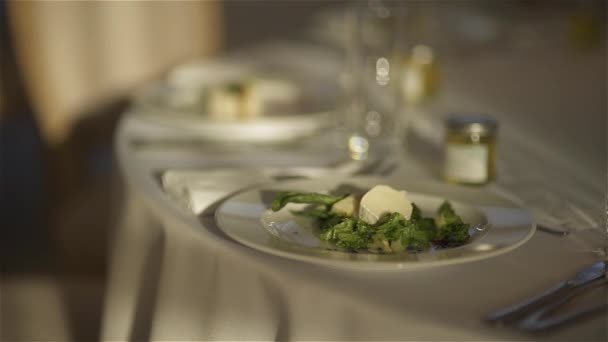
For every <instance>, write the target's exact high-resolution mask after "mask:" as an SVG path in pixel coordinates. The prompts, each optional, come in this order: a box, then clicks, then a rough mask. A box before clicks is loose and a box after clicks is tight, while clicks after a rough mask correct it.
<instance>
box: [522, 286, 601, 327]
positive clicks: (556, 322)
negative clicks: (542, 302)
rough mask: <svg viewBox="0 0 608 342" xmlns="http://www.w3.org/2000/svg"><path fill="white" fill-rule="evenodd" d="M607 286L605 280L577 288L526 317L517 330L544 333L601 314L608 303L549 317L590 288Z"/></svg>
mask: <svg viewBox="0 0 608 342" xmlns="http://www.w3.org/2000/svg"><path fill="white" fill-rule="evenodd" d="M606 284H608V280H606V279H603V280H602V281H599V282H593V283H591V284H588V285H587V286H583V287H580V288H577V289H576V290H574V291H571V292H570V293H569V294H567V295H565V296H562V297H560V298H559V299H558V300H556V301H555V302H551V303H550V304H548V305H546V306H543V307H542V308H540V309H539V310H537V311H534V312H533V313H532V314H530V315H528V316H526V317H525V318H523V319H522V320H521V321H519V322H518V324H517V328H519V329H521V330H526V331H532V332H534V331H543V330H547V329H550V328H553V327H557V326H560V325H563V324H566V323H569V322H574V321H576V320H578V319H582V318H585V317H589V316H592V315H594V314H598V313H601V312H602V311H605V310H607V309H608V303H607V302H604V303H599V304H593V305H588V306H585V307H583V308H580V309H577V310H574V311H571V312H567V313H563V314H560V315H557V316H555V317H547V316H549V315H550V314H551V313H553V312H555V311H556V310H557V309H559V308H560V307H561V306H562V305H564V304H565V303H566V302H568V301H570V300H571V299H573V298H574V297H576V296H577V295H579V294H581V293H582V292H583V291H586V290H587V289H588V288H590V287H593V288H595V287H597V286H605V285H606Z"/></svg>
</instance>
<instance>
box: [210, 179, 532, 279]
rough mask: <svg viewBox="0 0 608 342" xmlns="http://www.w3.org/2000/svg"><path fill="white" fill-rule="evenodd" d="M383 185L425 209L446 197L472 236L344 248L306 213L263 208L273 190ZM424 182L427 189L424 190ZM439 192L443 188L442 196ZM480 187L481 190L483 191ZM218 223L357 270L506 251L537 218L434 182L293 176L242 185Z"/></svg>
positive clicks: (301, 255)
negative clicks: (319, 231) (448, 242)
mask: <svg viewBox="0 0 608 342" xmlns="http://www.w3.org/2000/svg"><path fill="white" fill-rule="evenodd" d="M378 184H387V185H390V186H392V187H393V188H395V189H402V190H407V191H408V197H409V198H410V199H411V200H412V202H414V203H416V204H417V205H418V206H419V207H420V208H421V210H422V211H423V214H425V215H426V216H431V215H433V213H434V212H435V211H436V210H437V208H438V207H439V205H441V203H442V202H443V201H444V200H446V199H447V200H449V201H450V202H451V203H452V205H453V206H454V209H455V210H456V213H458V214H459V215H460V216H461V217H462V218H463V221H464V222H467V223H469V224H470V225H471V229H470V230H469V234H470V235H471V238H470V240H469V241H468V242H467V243H466V244H465V245H463V246H460V247H456V248H445V249H434V250H433V249H431V250H427V251H423V252H418V253H412V252H401V253H395V254H374V253H368V252H365V253H362V252H360V253H349V252H344V251H339V250H336V249H331V248H328V246H327V244H326V243H325V242H322V241H321V240H320V239H319V238H318V237H317V235H316V232H315V228H314V224H313V222H312V220H310V219H307V218H302V217H298V216H294V215H293V214H291V212H290V209H294V208H296V206H301V205H294V204H290V205H288V206H286V207H285V208H283V209H281V210H280V211H278V212H272V211H270V210H268V208H269V207H270V203H271V201H272V199H273V198H274V196H275V195H276V194H277V192H278V191H285V190H293V191H308V192H325V193H328V192H330V193H341V194H344V193H350V192H352V191H353V188H356V189H359V191H361V190H363V191H365V190H366V189H370V188H371V187H373V186H375V185H378ZM425 189H428V191H427V192H426V193H425V191H424V190H425ZM442 193H444V194H445V195H442ZM484 194H485V195H484ZM215 217H216V222H217V225H218V227H219V229H220V230H222V231H223V232H224V233H226V234H227V235H228V236H229V237H231V238H233V239H234V240H236V241H238V242H240V243H242V244H244V245H246V246H249V247H251V248H254V249H257V250H259V251H262V252H265V253H269V254H273V255H276V256H280V257H285V258H289V259H294V260H300V261H304V262H310V263H316V264H323V265H328V266H334V267H343V268H349V269H360V270H378V271H389V270H403V269H410V268H418V267H429V266H436V265H446V264H454V263H462V262H470V261H475V260H481V259H485V258H489V257H492V256H496V255H499V254H502V253H505V252H508V251H510V250H512V249H514V248H516V247H518V246H520V245H522V244H523V243H525V242H526V241H527V240H529V239H530V238H531V237H532V235H533V233H534V231H535V224H534V222H533V220H532V216H531V215H530V213H528V211H526V210H524V209H522V208H519V207H517V206H516V205H514V204H512V203H511V202H509V201H508V200H506V199H502V198H499V197H497V195H494V194H490V193H487V192H484V191H480V190H469V189H466V188H461V187H455V186H447V185H446V186H444V185H437V184H436V183H428V184H423V183H410V184H408V183H407V182H400V181H388V180H386V179H381V178H372V177H361V178H351V179H338V178H328V179H322V180H321V179H318V180H299V181H292V182H284V183H276V184H273V185H267V186H263V187H259V188H255V189H252V190H248V191H245V192H242V193H239V194H236V195H235V196H233V197H231V198H229V199H227V200H226V201H225V202H224V203H223V204H222V205H221V206H220V207H219V208H218V209H217V211H216V216H215Z"/></svg>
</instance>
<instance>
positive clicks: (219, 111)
mask: <svg viewBox="0 0 608 342" xmlns="http://www.w3.org/2000/svg"><path fill="white" fill-rule="evenodd" d="M240 87H242V86H241V85H234V86H230V85H221V86H216V87H214V88H211V89H210V90H209V93H208V98H207V111H208V112H209V117H210V118H211V119H213V120H218V121H236V120H238V119H239V118H240V117H241V115H242V111H243V108H242V107H243V96H244V95H243V94H244V91H242V90H241V88H240ZM233 88H234V89H233Z"/></svg>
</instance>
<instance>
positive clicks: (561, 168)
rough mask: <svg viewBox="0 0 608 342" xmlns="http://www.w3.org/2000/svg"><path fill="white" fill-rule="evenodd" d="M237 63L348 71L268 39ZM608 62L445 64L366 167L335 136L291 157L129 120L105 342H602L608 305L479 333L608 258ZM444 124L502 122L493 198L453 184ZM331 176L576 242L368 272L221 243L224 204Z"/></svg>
mask: <svg viewBox="0 0 608 342" xmlns="http://www.w3.org/2000/svg"><path fill="white" fill-rule="evenodd" d="M233 55H234V56H237V58H242V59H246V60H263V61H264V62H265V63H268V64H272V63H275V62H276V63H284V62H285V61H289V63H295V64H298V63H299V64H300V65H302V66H303V68H310V69H311V70H313V69H315V70H320V71H319V72H320V73H327V72H335V73H336V74H337V75H338V74H339V73H340V72H342V71H343V66H342V63H341V58H342V57H343V56H342V55H341V54H340V53H339V52H336V50H335V49H332V48H331V47H328V46H326V45H323V44H317V43H314V42H307V41H295V40H274V41H268V42H264V43H260V44H256V45H255V46H252V47H250V48H247V49H243V50H241V51H235V52H234V53H233ZM606 57H607V56H606V52H605V48H603V49H601V48H597V49H593V50H590V51H575V50H560V51H557V52H556V51H553V50H549V51H547V50H546V49H539V50H534V51H528V50H526V51H520V50H517V49H512V50H510V49H506V48H505V49H487V50H483V51H470V52H466V53H458V54H454V55H450V56H446V57H445V58H443V59H441V60H440V62H441V63H440V73H441V74H440V75H441V81H440V88H439V92H438V95H437V96H436V98H434V99H433V101H431V102H429V103H425V104H424V105H413V104H411V105H410V104H406V105H404V108H403V118H404V119H405V120H406V122H407V125H406V126H407V139H406V143H405V144H404V146H403V150H402V151H400V152H394V153H391V154H387V155H382V156H374V155H370V160H369V161H368V162H367V163H366V162H357V163H354V162H352V161H351V160H349V158H348V154H347V153H346V152H345V151H344V150H343V149H341V148H340V147H337V145H335V144H334V141H333V140H334V135H333V134H332V132H333V129H332V128H331V127H324V128H323V129H322V130H321V131H320V132H317V133H315V135H314V136H313V137H312V138H304V139H301V140H304V141H300V142H293V143H285V144H256V143H246V142H238V143H218V142H215V141H209V140H207V139H205V138H204V137H202V136H201V135H200V134H198V133H197V131H196V130H187V129H184V128H179V127H173V126H170V125H164V124H160V123H158V122H155V121H154V120H150V119H149V118H147V117H146V116H145V115H142V113H139V112H138V111H141V109H139V108H137V107H136V106H132V107H131V108H129V109H128V110H127V111H126V112H125V113H124V115H123V116H122V119H121V121H120V123H119V125H118V129H117V133H116V136H115V154H116V158H117V161H118V165H119V169H120V175H121V179H122V183H123V184H124V191H123V192H124V194H123V198H122V200H121V202H120V211H119V213H118V215H119V218H120V219H119V221H118V222H117V224H116V227H115V228H114V230H113V232H112V245H111V255H110V262H109V269H108V283H107V288H106V293H105V302H104V309H103V321H102V336H101V338H102V340H104V341H116V340H137V341H139V340H171V341H181V340H184V341H186V340H188V341H225V340H231V341H240V340H247V341H249V340H256V341H267V340H308V341H312V340H324V341H327V340H336V341H338V340H339V341H347V340H348V341H350V340H365V341H372V340H377V341H381V340H421V341H422V340H432V341H440V340H441V341H461V340H475V341H499V340H500V341H506V340H508V341H528V340H538V341H592V340H593V341H605V340H606V338H607V336H608V328H607V326H608V324H607V322H608V313H607V311H606V306H604V309H603V312H602V313H600V314H596V315H594V316H592V317H589V318H586V319H583V320H579V321H575V322H571V323H569V324H564V325H560V326H557V327H554V328H551V329H547V330H543V331H536V332H531V331H525V330H522V329H518V328H516V327H513V326H508V325H504V326H503V325H495V324H489V323H488V322H487V321H486V320H485V317H487V315H488V314H490V313H492V312H494V311H495V310H498V309H500V308H503V307H505V306H508V305H510V304H513V303H516V302H518V301H520V300H523V299H526V298H529V297H531V296H533V295H535V294H538V293H540V292H542V291H543V290H545V289H547V288H549V287H550V286H552V285H554V284H556V283H559V282H560V281H562V280H565V279H568V278H569V277H572V276H573V275H574V274H576V273H577V272H578V271H580V270H581V269H583V268H584V267H586V266H588V265H590V264H592V263H594V262H597V261H598V260H602V259H605V258H606V250H605V248H606V236H607V232H606V211H605V208H606V198H605V192H606V127H607V123H606V105H607V102H606V93H607V87H606ZM450 113H485V114H489V115H491V116H493V117H494V118H496V119H497V120H498V122H499V133H498V138H497V142H498V149H497V178H496V180H495V181H494V182H491V183H490V184H487V185H483V186H464V185H453V184H446V183H444V182H443V181H442V180H441V163H442V157H441V156H442V149H443V144H444V142H443V137H444V121H445V117H446V115H448V114H450ZM290 170H291V171H293V172H294V174H293V175H291V174H290ZM301 170H313V171H314V172H310V173H309V174H304V175H302V174H301V173H298V171H301ZM292 176H293V177H292ZM323 177H340V178H343V179H345V180H348V179H351V178H352V179H355V178H356V177H378V179H382V180H386V182H387V183H391V182H396V183H399V182H409V183H413V182H414V183H415V182H420V183H423V184H428V187H429V191H434V192H436V193H450V192H451V191H458V192H459V193H464V194H466V198H468V199H469V200H470V203H472V204H473V205H475V204H479V205H482V204H483V203H478V202H479V201H482V199H483V201H494V202H496V203H505V202H508V203H514V204H516V205H517V206H519V207H521V208H524V209H525V210H526V211H528V212H529V213H530V215H531V216H532V217H533V218H534V221H535V223H536V225H537V226H538V228H540V226H548V227H558V228H560V229H565V230H567V231H568V232H569V234H567V235H558V234H551V233H549V232H547V231H546V230H541V229H536V230H534V231H533V233H532V235H531V237H530V238H529V239H528V240H527V241H526V242H525V243H523V244H522V245H521V246H518V247H516V248H513V249H512V250H509V251H507V252H505V253H502V254H499V255H494V256H491V257H487V258H483V259H480V260H471V261H468V262H462V263H453V264H446V265H435V266H430V267H404V268H402V269H395V270H390V271H374V270H371V271H370V270H367V269H356V268H355V269H353V268H341V267H334V266H330V265H323V264H317V263H309V262H305V261H299V260H293V259H290V258H284V257H281V256H277V255H271V254H269V253H265V252H263V251H260V250H256V249H253V248H250V247H248V246H245V245H243V244H241V243H239V242H237V241H235V240H234V239H232V238H230V237H229V236H227V235H226V234H225V233H224V232H223V231H222V230H221V229H219V228H218V226H217V223H216V220H215V216H214V215H215V212H216V209H217V208H218V205H221V203H222V202H223V201H224V200H226V199H227V198H230V197H231V196H232V195H233V194H235V193H238V192H240V191H242V190H243V189H251V188H255V187H256V186H259V185H262V184H275V183H281V182H286V181H290V180H291V179H293V178H311V179H315V178H320V179H322V178H323ZM607 295H608V292H607V290H606V287H604V288H601V289H599V290H597V291H596V292H594V293H592V294H589V296H588V297H589V298H587V299H586V300H587V301H590V302H592V303H596V304H597V303H599V304H601V303H602V302H603V303H604V304H606V302H607V301H608V296H607ZM583 299H584V298H583ZM583 299H581V300H583Z"/></svg>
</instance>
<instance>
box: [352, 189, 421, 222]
mask: <svg viewBox="0 0 608 342" xmlns="http://www.w3.org/2000/svg"><path fill="white" fill-rule="evenodd" d="M395 212H397V213H400V214H402V215H403V217H405V218H406V219H409V218H410V216H411V215H412V202H410V201H409V200H408V199H407V195H406V192H405V191H398V190H395V189H393V188H391V187H390V186H388V185H376V186H375V187H373V188H372V189H371V190H370V191H368V192H367V193H366V194H365V195H364V196H363V198H362V199H361V203H360V205H359V218H360V219H362V220H363V221H365V222H367V223H369V224H374V223H376V222H378V220H379V219H380V218H381V217H382V216H384V215H386V214H390V213H395Z"/></svg>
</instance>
